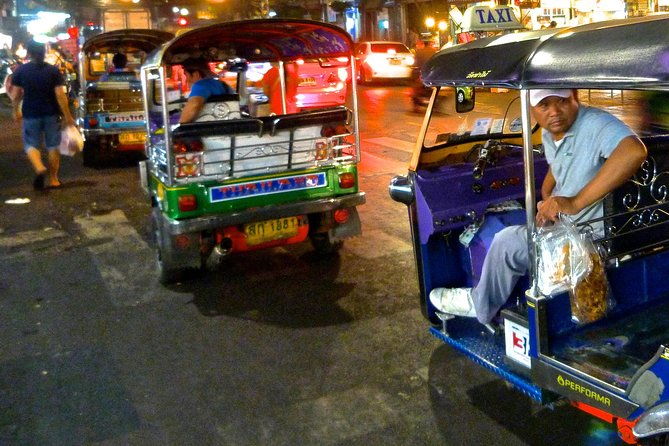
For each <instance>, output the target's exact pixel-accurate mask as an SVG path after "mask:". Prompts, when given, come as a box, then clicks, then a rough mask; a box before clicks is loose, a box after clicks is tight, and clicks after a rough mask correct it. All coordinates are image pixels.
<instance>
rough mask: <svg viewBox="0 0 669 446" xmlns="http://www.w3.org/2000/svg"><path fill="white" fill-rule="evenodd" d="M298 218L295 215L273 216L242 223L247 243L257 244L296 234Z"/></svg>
mask: <svg viewBox="0 0 669 446" xmlns="http://www.w3.org/2000/svg"><path fill="white" fill-rule="evenodd" d="M298 226H299V219H298V218H297V217H286V218H275V219H273V220H266V221H259V222H256V223H249V224H246V225H244V234H246V244H247V245H259V244H261V243H265V242H271V241H272V240H279V239H282V238H288V237H293V236H295V235H297V232H298Z"/></svg>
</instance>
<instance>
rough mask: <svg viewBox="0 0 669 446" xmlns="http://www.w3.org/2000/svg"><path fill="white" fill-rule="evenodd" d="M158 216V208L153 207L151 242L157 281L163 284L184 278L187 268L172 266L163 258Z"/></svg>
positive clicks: (161, 235)
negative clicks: (154, 255)
mask: <svg viewBox="0 0 669 446" xmlns="http://www.w3.org/2000/svg"><path fill="white" fill-rule="evenodd" d="M159 218H160V209H158V208H157V207H154V208H153V211H152V212H151V229H152V231H151V232H152V234H153V240H152V241H153V244H154V248H155V250H156V264H157V269H158V281H159V282H160V283H162V284H164V285H168V284H171V283H175V282H179V281H181V280H183V279H185V278H186V275H187V274H188V269H187V268H183V267H173V266H172V265H170V262H169V261H168V260H166V259H165V256H164V246H163V234H162V233H161V230H160V225H159V223H158V221H159V220H158V219H159Z"/></svg>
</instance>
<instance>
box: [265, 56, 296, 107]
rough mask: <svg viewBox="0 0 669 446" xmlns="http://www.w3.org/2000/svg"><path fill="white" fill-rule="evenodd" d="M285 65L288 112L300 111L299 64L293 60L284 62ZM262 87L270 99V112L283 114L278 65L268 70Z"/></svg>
mask: <svg viewBox="0 0 669 446" xmlns="http://www.w3.org/2000/svg"><path fill="white" fill-rule="evenodd" d="M283 66H284V73H285V82H286V96H285V98H286V113H297V112H298V111H299V110H298V109H297V86H298V83H299V79H298V66H297V63H296V62H292V61H291V62H286V63H284V65H283ZM262 87H263V90H264V91H265V94H266V95H267V98H268V99H269V106H270V113H273V114H275V115H283V114H284V111H283V101H282V97H283V96H282V94H281V77H280V75H279V66H278V65H275V66H272V68H270V69H269V70H267V72H266V73H265V75H264V76H263V78H262Z"/></svg>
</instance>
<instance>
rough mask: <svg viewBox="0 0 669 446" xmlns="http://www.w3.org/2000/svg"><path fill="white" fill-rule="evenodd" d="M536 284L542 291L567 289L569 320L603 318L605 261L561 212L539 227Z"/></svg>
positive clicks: (605, 307)
mask: <svg viewBox="0 0 669 446" xmlns="http://www.w3.org/2000/svg"><path fill="white" fill-rule="evenodd" d="M534 241H535V245H536V247H537V274H536V286H537V288H538V289H539V291H541V293H542V294H544V295H546V296H551V295H554V294H558V293H562V292H566V291H568V292H569V298H570V305H571V313H572V321H574V322H575V323H578V324H584V323H590V322H594V321H596V320H598V319H600V318H602V317H603V316H604V315H605V314H606V312H607V311H608V309H609V308H611V306H612V305H613V301H612V300H611V299H609V295H608V290H609V287H608V282H607V280H606V273H605V270H604V262H603V260H602V257H601V255H600V254H599V251H598V250H597V248H596V246H595V244H594V243H593V241H592V237H591V236H590V235H584V234H580V233H579V231H578V230H577V229H576V227H575V225H574V224H573V222H572V221H571V219H570V218H569V217H567V216H564V215H560V218H559V219H558V221H556V222H555V224H553V225H552V226H547V227H541V228H538V229H537V231H536V232H535V234H534Z"/></svg>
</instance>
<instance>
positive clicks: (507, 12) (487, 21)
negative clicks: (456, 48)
mask: <svg viewBox="0 0 669 446" xmlns="http://www.w3.org/2000/svg"><path fill="white" fill-rule="evenodd" d="M517 29H525V27H524V26H523V25H522V24H521V23H520V21H518V17H516V14H515V12H514V11H513V8H512V7H511V6H485V5H480V6H470V7H469V8H467V9H466V10H465V12H464V14H463V16H462V23H461V24H460V30H459V31H460V32H463V33H470V32H487V31H512V30H517Z"/></svg>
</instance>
